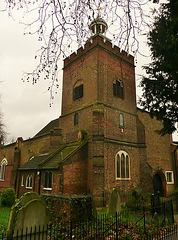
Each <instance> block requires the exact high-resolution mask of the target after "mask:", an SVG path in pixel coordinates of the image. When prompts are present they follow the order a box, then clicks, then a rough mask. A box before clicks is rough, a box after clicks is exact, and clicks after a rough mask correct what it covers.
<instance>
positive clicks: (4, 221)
mask: <svg viewBox="0 0 178 240" xmlns="http://www.w3.org/2000/svg"><path fill="white" fill-rule="evenodd" d="M10 210H11V208H9V207H2V206H0V216H1V217H0V233H2V232H3V231H5V232H6V231H7V227H8V222H9V216H10Z"/></svg>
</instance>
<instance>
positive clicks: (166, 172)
mask: <svg viewBox="0 0 178 240" xmlns="http://www.w3.org/2000/svg"><path fill="white" fill-rule="evenodd" d="M168 173H171V175H172V182H168V176H167V174H168ZM165 175H166V183H167V184H174V173H173V171H165Z"/></svg>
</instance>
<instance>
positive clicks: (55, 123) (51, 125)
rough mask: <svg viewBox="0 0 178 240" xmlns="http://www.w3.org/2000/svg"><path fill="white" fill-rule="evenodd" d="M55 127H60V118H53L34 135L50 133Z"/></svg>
mask: <svg viewBox="0 0 178 240" xmlns="http://www.w3.org/2000/svg"><path fill="white" fill-rule="evenodd" d="M55 127H59V118H57V119H54V120H52V121H51V122H49V123H48V124H47V125H46V126H45V127H44V128H43V129H41V130H40V131H39V132H38V133H37V134H36V135H35V136H34V137H39V136H41V135H44V134H46V133H49V132H50V130H53V129H54V128H55Z"/></svg>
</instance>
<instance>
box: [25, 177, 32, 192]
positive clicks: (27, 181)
mask: <svg viewBox="0 0 178 240" xmlns="http://www.w3.org/2000/svg"><path fill="white" fill-rule="evenodd" d="M30 183H32V184H31V186H30ZM32 186H33V177H32V175H30V176H29V175H28V176H27V179H26V188H28V189H32Z"/></svg>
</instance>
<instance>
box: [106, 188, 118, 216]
mask: <svg viewBox="0 0 178 240" xmlns="http://www.w3.org/2000/svg"><path fill="white" fill-rule="evenodd" d="M120 211H121V198H120V195H119V193H118V192H117V190H116V189H115V188H113V190H112V192H111V193H110V196H109V208H108V213H109V214H114V213H116V212H117V213H118V212H120Z"/></svg>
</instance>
